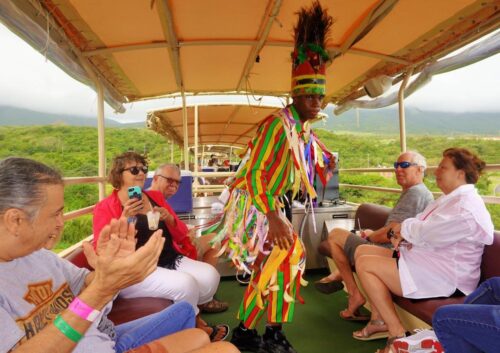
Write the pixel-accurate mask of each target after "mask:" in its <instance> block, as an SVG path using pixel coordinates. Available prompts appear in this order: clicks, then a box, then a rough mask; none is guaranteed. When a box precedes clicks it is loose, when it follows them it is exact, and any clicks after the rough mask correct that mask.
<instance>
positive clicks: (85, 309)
mask: <svg viewBox="0 0 500 353" xmlns="http://www.w3.org/2000/svg"><path fill="white" fill-rule="evenodd" d="M68 309H69V310H70V311H71V312H72V313H74V314H76V315H78V316H80V317H81V318H82V319H84V320H87V321H90V322H94V321H95V319H97V317H98V316H99V314H100V313H101V312H100V311H99V310H96V309H94V308H92V307H90V306H88V305H87V304H85V303H84V302H83V301H81V300H80V298H78V297H75V299H73V301H72V302H71V303H70V304H69V306H68Z"/></svg>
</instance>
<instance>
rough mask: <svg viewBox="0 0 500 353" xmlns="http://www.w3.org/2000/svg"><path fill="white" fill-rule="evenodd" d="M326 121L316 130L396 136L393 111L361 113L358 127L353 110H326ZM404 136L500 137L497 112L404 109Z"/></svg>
mask: <svg viewBox="0 0 500 353" xmlns="http://www.w3.org/2000/svg"><path fill="white" fill-rule="evenodd" d="M325 112H326V113H327V114H328V115H329V118H328V119H327V121H326V122H324V123H321V122H320V123H316V125H315V127H316V128H326V129H329V130H333V131H334V132H335V131H343V132H363V133H365V132H370V133H380V134H399V116H398V110H397V109H396V108H381V109H376V110H374V109H360V110H359V124H358V121H357V120H358V119H357V117H356V110H354V109H352V110H349V111H347V112H345V113H343V114H341V115H339V116H335V115H334V114H333V108H332V107H327V109H325ZM405 116H406V118H405V122H406V132H407V133H409V134H417V135H426V134H430V135H464V134H465V135H485V136H498V135H500V112H493V113H483V112H465V113H455V112H439V111H426V110H421V109H419V108H413V107H407V108H406V110H405Z"/></svg>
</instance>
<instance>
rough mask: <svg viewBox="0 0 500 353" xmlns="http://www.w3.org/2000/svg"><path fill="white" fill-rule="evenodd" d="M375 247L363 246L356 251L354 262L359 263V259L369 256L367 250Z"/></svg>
mask: <svg viewBox="0 0 500 353" xmlns="http://www.w3.org/2000/svg"><path fill="white" fill-rule="evenodd" d="M371 246H373V245H368V244H361V245H359V246H358V247H357V248H356V249H355V250H354V262H355V263H357V262H358V258H360V257H361V256H363V255H366V254H367V250H369V248H370V247H371Z"/></svg>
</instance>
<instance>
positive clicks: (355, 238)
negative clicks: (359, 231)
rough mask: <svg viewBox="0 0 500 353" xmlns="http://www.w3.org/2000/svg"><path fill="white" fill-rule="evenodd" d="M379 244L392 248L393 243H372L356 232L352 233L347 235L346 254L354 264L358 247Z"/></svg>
mask: <svg viewBox="0 0 500 353" xmlns="http://www.w3.org/2000/svg"><path fill="white" fill-rule="evenodd" d="M365 244H369V245H377V246H381V247H383V248H392V244H391V243H386V244H381V243H372V242H371V241H368V240H366V239H363V238H361V237H360V236H359V235H356V234H354V233H352V232H351V233H350V234H349V235H348V236H347V239H346V240H345V244H344V253H345V254H346V256H347V258H348V259H349V263H350V264H351V266H354V253H355V252H356V249H357V248H358V246H360V245H365Z"/></svg>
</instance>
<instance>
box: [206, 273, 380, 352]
mask: <svg viewBox="0 0 500 353" xmlns="http://www.w3.org/2000/svg"><path fill="white" fill-rule="evenodd" d="M325 274H326V270H312V271H308V272H306V275H305V279H306V280H307V281H308V282H309V285H308V286H306V287H303V288H302V289H301V294H302V296H303V298H304V300H305V301H306V303H305V304H304V305H301V304H297V306H296V308H295V317H294V321H293V323H291V324H286V325H285V333H286V336H287V338H288V339H289V341H290V342H291V343H292V345H293V346H294V348H295V349H296V350H297V351H298V352H299V353H323V352H332V353H373V352H375V351H376V350H377V349H378V348H382V347H383V346H384V345H385V340H376V341H368V342H362V341H358V340H355V339H353V338H352V332H353V331H355V330H360V329H361V328H362V327H363V325H364V323H359V322H349V321H345V320H342V319H341V318H340V317H339V312H340V311H341V310H343V309H345V308H346V307H347V295H346V293H345V292H344V291H339V292H337V293H334V294H330V295H325V294H322V293H320V292H318V291H316V289H315V288H314V281H316V280H319V279H320V278H321V277H323V276H324V275H325ZM244 289H245V287H243V286H241V285H240V284H239V283H238V282H237V281H236V280H235V279H234V277H232V278H231V277H224V278H223V279H222V281H221V283H220V286H219V290H218V292H217V295H216V296H217V299H219V300H223V301H227V302H229V303H230V307H229V310H228V311H226V312H224V313H219V314H203V319H204V320H206V321H207V322H209V323H210V324H216V323H226V324H228V325H229V326H230V327H231V329H232V328H234V327H236V325H237V324H238V322H239V321H238V320H237V319H236V312H237V310H238V308H239V304H240V301H241V297H242V295H243V291H244ZM262 321H264V320H262ZM264 325H265V322H261V323H260V325H259V327H258V330H259V333H262V332H263V330H264Z"/></svg>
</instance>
